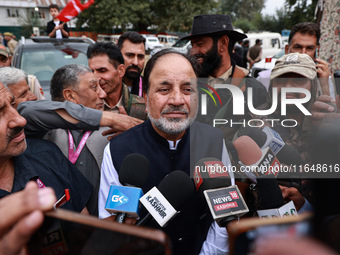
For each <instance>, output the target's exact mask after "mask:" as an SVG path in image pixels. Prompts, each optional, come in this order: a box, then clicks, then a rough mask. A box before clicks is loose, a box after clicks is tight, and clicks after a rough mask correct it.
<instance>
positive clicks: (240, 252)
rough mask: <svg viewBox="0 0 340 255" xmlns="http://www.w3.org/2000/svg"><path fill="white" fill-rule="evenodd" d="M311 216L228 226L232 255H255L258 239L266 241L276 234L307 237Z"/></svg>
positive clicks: (243, 222)
mask: <svg viewBox="0 0 340 255" xmlns="http://www.w3.org/2000/svg"><path fill="white" fill-rule="evenodd" d="M310 217H311V216H310V215H307V214H306V215H303V216H302V215H298V216H290V217H283V218H270V219H259V218H251V219H244V220H240V221H239V222H238V223H234V224H232V225H230V226H228V234H229V243H230V255H251V254H253V248H254V243H255V241H256V240H257V239H258V238H263V239H266V238H268V236H271V235H274V234H281V235H282V234H284V233H286V234H287V235H288V234H291V233H293V234H294V236H306V235H308V234H309V233H310V231H311V224H310Z"/></svg>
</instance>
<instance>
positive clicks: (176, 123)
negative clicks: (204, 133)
mask: <svg viewBox="0 0 340 255" xmlns="http://www.w3.org/2000/svg"><path fill="white" fill-rule="evenodd" d="M148 106H149V103H148V104H147V112H148V117H149V119H150V121H151V122H152V124H153V125H154V126H155V127H157V128H158V129H159V130H161V131H163V132H164V133H166V134H169V135H179V134H181V133H182V132H184V131H185V130H186V129H188V128H189V126H190V124H191V121H190V119H189V112H188V110H186V109H184V108H183V107H181V106H179V107H176V106H171V107H169V108H167V109H165V110H163V111H162V113H161V114H164V113H168V112H173V111H176V112H182V113H185V114H186V115H187V118H186V119H183V118H164V117H162V116H161V117H160V118H158V119H155V118H153V117H152V116H151V115H150V113H149V109H148Z"/></svg>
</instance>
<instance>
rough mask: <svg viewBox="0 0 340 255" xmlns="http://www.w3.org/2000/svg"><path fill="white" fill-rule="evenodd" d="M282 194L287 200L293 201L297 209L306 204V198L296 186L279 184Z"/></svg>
mask: <svg viewBox="0 0 340 255" xmlns="http://www.w3.org/2000/svg"><path fill="white" fill-rule="evenodd" d="M279 187H280V189H281V192H282V196H283V199H284V201H285V202H290V201H293V203H294V205H295V208H296V210H300V209H301V208H302V206H303V205H304V204H305V198H304V197H303V196H302V195H301V193H300V192H299V191H298V190H297V188H294V187H285V186H281V185H279Z"/></svg>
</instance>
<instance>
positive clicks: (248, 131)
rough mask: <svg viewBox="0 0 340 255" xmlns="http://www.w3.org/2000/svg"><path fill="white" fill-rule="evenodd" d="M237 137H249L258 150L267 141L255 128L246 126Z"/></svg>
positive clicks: (259, 130) (262, 133) (260, 131)
mask: <svg viewBox="0 0 340 255" xmlns="http://www.w3.org/2000/svg"><path fill="white" fill-rule="evenodd" d="M238 136H239V137H240V136H249V137H250V138H251V139H253V140H254V142H255V143H256V144H257V145H258V146H259V147H260V148H262V146H263V145H264V144H265V143H266V141H267V135H266V134H265V133H264V132H262V130H261V129H260V128H257V127H248V126H247V127H245V128H243V129H242V130H241V131H240V132H239V133H238Z"/></svg>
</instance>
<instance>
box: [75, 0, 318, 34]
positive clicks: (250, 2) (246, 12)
mask: <svg viewBox="0 0 340 255" xmlns="http://www.w3.org/2000/svg"><path fill="white" fill-rule="evenodd" d="M265 1H273V0H139V1H135V0H96V2H95V4H93V5H92V6H91V7H90V8H88V9H87V10H85V11H84V12H83V13H81V14H80V15H79V16H78V21H77V27H78V28H80V27H88V28H87V30H89V31H93V32H98V33H118V32H122V31H126V30H136V31H143V30H147V29H149V30H150V29H152V30H153V31H154V32H168V31H177V32H189V31H190V29H191V25H192V21H193V17H194V16H195V15H198V14H214V13H223V14H229V15H231V18H232V21H233V25H234V26H235V27H239V28H241V29H242V30H243V31H245V32H247V31H249V30H266V31H272V32H281V30H282V29H290V28H291V27H292V26H293V25H294V24H296V23H299V22H304V21H314V10H315V6H316V3H317V1H318V0H312V1H310V0H286V2H285V6H284V7H283V8H281V9H279V10H277V11H276V15H265V16H262V15H261V11H262V9H263V7H264V3H265Z"/></svg>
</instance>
